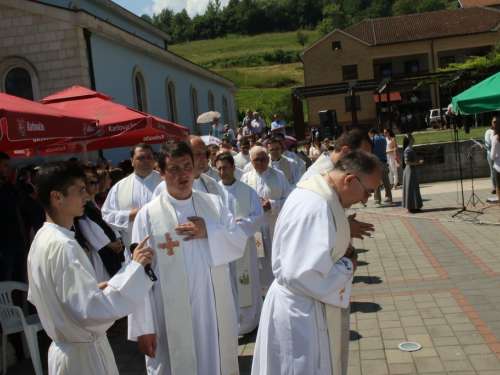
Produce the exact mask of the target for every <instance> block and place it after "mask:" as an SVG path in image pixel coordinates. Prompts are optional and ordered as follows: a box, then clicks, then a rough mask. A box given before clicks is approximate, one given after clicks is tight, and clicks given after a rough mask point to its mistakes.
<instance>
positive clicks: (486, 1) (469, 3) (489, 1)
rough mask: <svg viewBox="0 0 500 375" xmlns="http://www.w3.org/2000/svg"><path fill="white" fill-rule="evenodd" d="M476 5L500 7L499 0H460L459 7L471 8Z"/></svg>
mask: <svg viewBox="0 0 500 375" xmlns="http://www.w3.org/2000/svg"><path fill="white" fill-rule="evenodd" d="M474 6H482V7H490V8H496V9H500V1H498V0H458V7H459V8H469V7H474Z"/></svg>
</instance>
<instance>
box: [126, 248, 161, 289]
mask: <svg viewBox="0 0 500 375" xmlns="http://www.w3.org/2000/svg"><path fill="white" fill-rule="evenodd" d="M137 246H139V244H138V243H133V244H132V245H130V252H131V253H132V254H133V253H134V250H135V248H136V247H137ZM144 272H146V275H148V276H149V278H150V279H151V281H156V280H158V279H157V278H156V275H155V273H154V271H153V270H152V269H151V266H150V265H149V264H147V265H146V266H145V267H144Z"/></svg>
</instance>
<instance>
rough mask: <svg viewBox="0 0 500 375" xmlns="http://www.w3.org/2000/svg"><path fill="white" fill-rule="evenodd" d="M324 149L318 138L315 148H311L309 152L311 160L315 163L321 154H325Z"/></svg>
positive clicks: (315, 141)
mask: <svg viewBox="0 0 500 375" xmlns="http://www.w3.org/2000/svg"><path fill="white" fill-rule="evenodd" d="M323 151H324V149H323V147H321V143H320V142H319V139H318V138H316V139H315V140H314V146H312V147H311V149H310V150H309V158H310V159H311V160H312V161H313V163H314V162H315V161H316V159H318V158H319V157H320V156H321V154H322V153H323Z"/></svg>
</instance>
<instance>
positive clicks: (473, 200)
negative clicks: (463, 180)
mask: <svg viewBox="0 0 500 375" xmlns="http://www.w3.org/2000/svg"><path fill="white" fill-rule="evenodd" d="M476 148H477V144H473V145H472V147H471V148H470V150H469V153H468V154H467V158H468V159H469V160H470V176H471V184H472V185H471V188H472V194H471V196H470V198H469V201H468V202H467V205H469V204H470V203H472V206H473V207H476V205H477V204H478V203H481V204H482V205H483V206H484V203H483V201H482V200H481V199H479V197H478V196H477V194H476V193H475V191H474V168H473V161H472V156H473V153H474V150H475V149H476ZM481 213H482V212H481Z"/></svg>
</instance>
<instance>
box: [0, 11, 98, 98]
mask: <svg viewBox="0 0 500 375" xmlns="http://www.w3.org/2000/svg"><path fill="white" fill-rule="evenodd" d="M30 5H31V6H32V7H33V10H34V12H30V11H29V10H20V9H13V8H8V7H5V6H2V7H0V78H3V77H5V74H7V72H8V71H9V70H10V69H11V68H12V67H15V66H23V65H24V64H22V62H21V61H20V60H24V61H25V62H26V65H24V66H23V67H26V68H27V69H28V71H30V70H34V73H35V75H36V77H35V79H36V81H37V82H36V83H35V84H34V85H33V86H34V87H33V94H34V96H35V100H39V99H41V98H43V97H45V96H47V95H50V94H53V93H55V92H57V91H60V90H62V89H65V88H68V87H70V86H73V85H82V86H87V87H88V86H90V79H89V71H88V60H87V57H86V46H85V39H84V37H83V31H82V29H81V28H79V27H75V26H74V25H73V24H72V22H71V20H70V18H69V17H70V16H71V14H69V12H67V11H65V10H64V11H61V10H59V9H57V8H54V9H53V12H56V13H57V16H59V18H53V17H50V16H46V15H41V14H37V13H36V10H38V8H39V7H40V4H37V3H36V2H33V3H32V4H30ZM61 17H66V18H68V19H67V20H61ZM29 67H32V68H33V69H29ZM30 74H32V72H31V71H30ZM32 78H33V77H32ZM37 86H38V87H37Z"/></svg>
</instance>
